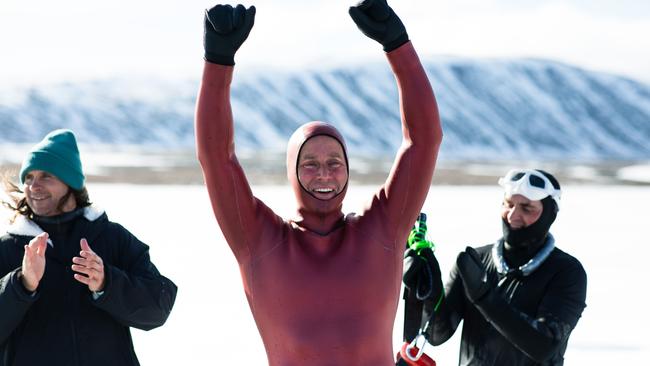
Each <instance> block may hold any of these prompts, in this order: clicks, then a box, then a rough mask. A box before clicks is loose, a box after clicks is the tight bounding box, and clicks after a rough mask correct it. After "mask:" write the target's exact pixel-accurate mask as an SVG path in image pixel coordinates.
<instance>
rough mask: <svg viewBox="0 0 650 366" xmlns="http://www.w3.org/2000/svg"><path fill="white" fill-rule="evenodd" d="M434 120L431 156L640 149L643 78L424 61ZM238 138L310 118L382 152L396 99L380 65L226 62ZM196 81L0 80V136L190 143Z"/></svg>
mask: <svg viewBox="0 0 650 366" xmlns="http://www.w3.org/2000/svg"><path fill="white" fill-rule="evenodd" d="M424 63H425V68H426V70H427V73H428V74H429V76H430V79H431V83H432V85H433V87H434V91H435V93H436V96H437V98H438V104H439V108H440V113H441V116H442V120H443V128H444V133H445V136H444V141H443V146H442V153H441V157H442V158H445V159H454V160H455V159H471V160H511V159H514V160H531V159H548V160H560V159H562V160H563V159H570V160H579V161H586V160H628V159H631V160H647V159H650V86H649V85H647V84H643V83H640V82H636V81H633V80H630V79H627V78H623V77H618V76H614V75H609V74H602V73H595V72H590V71H586V70H583V69H580V68H577V67H573V66H569V65H565V64H561V63H556V62H551V61H544V60H465V59H458V58H445V59H426V60H425V61H424ZM234 80H235V82H234V85H233V89H232V104H233V110H234V116H235V122H236V125H237V126H236V138H237V148H238V149H239V150H240V151H243V150H250V149H254V150H269V151H282V150H283V149H284V148H285V143H286V141H287V139H288V136H289V135H290V134H291V132H292V131H293V130H294V129H295V128H296V127H297V126H298V125H300V124H302V123H303V122H306V121H310V120H324V121H329V122H333V123H334V124H335V125H336V126H338V127H339V128H340V129H341V131H342V133H343V134H344V135H345V137H346V138H347V140H348V143H349V145H350V149H351V150H352V152H353V153H355V154H386V155H392V154H393V153H394V151H395V150H396V149H397V147H398V145H399V143H400V139H399V136H400V124H399V109H398V97H397V90H396V86H395V81H394V78H393V76H392V73H391V72H390V69H389V67H388V65H387V64H385V63H383V62H378V63H375V64H371V65H349V66H345V67H338V68H337V67H331V68H324V67H323V68H318V69H309V70H300V71H296V72H290V71H287V70H283V71H279V70H250V69H243V68H238V69H236V71H235V79H234ZM197 90H198V81H197V80H184V81H161V80H155V81H152V80H133V79H129V80H124V79H119V80H102V81H93V82H83V83H65V84H56V85H36V86H29V87H22V88H16V87H9V86H6V85H0V143H33V142H35V141H38V140H40V139H41V138H42V137H43V136H44V135H45V134H46V133H47V132H48V131H50V130H52V129H54V128H61V127H65V128H71V129H73V130H74V131H75V132H76V133H77V135H78V138H79V140H80V142H83V143H86V144H98V143H101V144H109V145H110V144H118V145H126V144H128V145H141V146H144V147H157V148H160V147H163V148H192V146H193V144H194V132H193V115H194V106H195V98H196V92H197Z"/></svg>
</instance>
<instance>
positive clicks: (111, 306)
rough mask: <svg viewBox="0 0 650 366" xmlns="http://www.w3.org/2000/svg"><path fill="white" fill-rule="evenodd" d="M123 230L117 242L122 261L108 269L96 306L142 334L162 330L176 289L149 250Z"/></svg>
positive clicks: (106, 269)
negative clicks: (140, 330)
mask: <svg viewBox="0 0 650 366" xmlns="http://www.w3.org/2000/svg"><path fill="white" fill-rule="evenodd" d="M120 228H121V227H120ZM121 229H122V230H121V231H122V232H121V233H120V235H119V236H117V238H116V239H117V240H120V241H121V242H120V243H119V245H120V247H121V251H120V252H121V253H120V257H121V258H120V260H119V262H118V263H114V264H108V265H107V264H105V265H104V272H105V285H104V290H103V291H104V293H103V294H102V295H101V296H100V297H99V298H98V299H97V300H95V301H94V303H95V306H97V307H99V308H101V309H103V310H104V311H106V312H108V313H109V314H111V315H112V316H113V317H114V318H115V319H116V320H117V321H118V322H120V323H121V324H123V325H125V326H129V327H134V328H138V329H142V330H150V329H153V328H156V327H159V326H161V325H163V324H164V323H165V321H166V320H167V318H168V316H169V314H170V312H171V310H172V307H173V306H174V301H175V299H176V290H177V288H176V285H175V284H174V283H173V282H172V281H170V280H169V279H167V278H166V277H165V276H162V275H161V274H160V273H159V272H158V270H157V269H156V267H155V266H154V264H153V263H151V260H150V258H149V247H148V246H147V245H145V244H143V243H142V242H140V241H139V240H138V239H137V238H136V237H135V236H133V235H132V234H131V233H129V232H128V231H127V230H126V229H124V228H121Z"/></svg>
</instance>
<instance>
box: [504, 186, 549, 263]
mask: <svg viewBox="0 0 650 366" xmlns="http://www.w3.org/2000/svg"><path fill="white" fill-rule="evenodd" d="M541 202H542V214H541V216H540V217H539V219H537V221H535V222H534V223H533V224H532V225H529V226H526V227H524V228H521V229H513V228H512V227H510V224H508V221H507V220H506V219H503V218H502V219H501V222H502V230H503V240H505V242H506V244H505V245H504V251H503V255H504V257H505V259H506V262H508V264H509V265H510V266H511V267H518V266H521V265H523V264H524V263H526V262H528V261H529V260H530V259H531V258H532V257H533V256H534V255H535V253H537V251H538V250H539V249H540V248H541V247H542V246H543V245H544V242H545V241H546V235H547V234H548V231H549V229H550V228H551V225H552V224H553V222H554V221H555V218H556V217H557V211H558V207H557V204H556V203H555V201H554V200H553V198H552V197H551V196H547V197H546V198H544V199H542V201H541Z"/></svg>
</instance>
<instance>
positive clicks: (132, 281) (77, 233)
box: [0, 207, 176, 366]
mask: <svg viewBox="0 0 650 366" xmlns="http://www.w3.org/2000/svg"><path fill="white" fill-rule="evenodd" d="M55 226H56V227H52V226H51V225H50V226H48V233H49V234H50V239H51V243H52V244H53V245H48V248H47V250H46V253H45V256H46V265H45V274H44V275H43V278H42V280H41V282H40V284H39V286H38V288H37V290H36V292H35V293H34V294H31V295H30V294H29V293H27V292H26V290H25V288H24V287H23V286H22V283H21V281H20V279H19V278H18V275H17V272H18V271H19V270H20V266H21V264H22V258H23V254H24V248H23V246H24V245H26V244H28V243H29V241H30V240H31V239H32V238H33V237H34V236H36V235H38V234H40V233H41V232H43V229H41V228H40V227H39V226H38V225H37V224H36V223H35V222H34V221H31V220H28V219H26V218H25V217H23V216H19V217H18V219H17V221H16V222H15V223H14V225H12V226H11V227H10V228H9V230H8V231H9V233H8V234H7V235H5V236H3V237H1V238H0V366H40V365H57V366H67V365H70V366H86V365H87V366H100V365H107V366H108V365H125V366H131V365H139V363H138V360H137V357H136V355H135V351H134V349H133V343H132V340H131V333H130V330H129V327H135V328H138V329H143V330H149V329H153V328H156V327H158V326H160V325H162V324H163V323H164V322H165V321H166V320H167V317H168V316H169V313H170V311H171V309H172V306H173V305H174V301H175V298H176V286H175V285H174V283H172V282H171V281H170V280H169V279H167V278H165V277H164V276H162V275H160V273H159V272H158V270H157V269H156V267H155V266H154V265H153V264H152V263H151V261H150V259H149V247H148V246H147V245H145V244H143V243H142V242H140V241H139V240H138V239H137V238H136V237H135V236H133V235H132V234H131V233H130V232H129V231H127V230H126V229H125V228H123V227H122V226H120V225H119V224H116V223H113V222H110V221H109V220H108V217H107V216H106V214H105V213H103V211H98V210H96V209H94V208H92V207H87V208H84V209H83V215H77V217H75V218H73V219H72V220H71V221H68V222H65V223H63V224H60V225H55ZM50 231H54V232H50ZM81 238H86V239H87V240H88V243H89V245H90V247H91V248H92V250H93V251H94V252H95V253H97V254H98V255H99V256H100V257H101V258H102V260H103V262H104V271H105V286H104V290H103V291H104V293H103V295H101V296H100V297H99V298H98V299H97V300H94V299H93V297H92V295H91V292H90V291H89V290H88V287H87V286H86V285H84V284H82V283H80V282H78V281H77V280H75V279H74V278H73V274H74V272H73V271H72V270H71V268H70V266H71V264H72V257H74V256H78V255H79V251H80V250H81V249H80V246H79V241H80V239H81Z"/></svg>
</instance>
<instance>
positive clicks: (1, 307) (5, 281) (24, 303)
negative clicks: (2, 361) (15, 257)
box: [0, 268, 38, 344]
mask: <svg viewBox="0 0 650 366" xmlns="http://www.w3.org/2000/svg"><path fill="white" fill-rule="evenodd" d="M19 270H20V268H18V269H15V270H13V271H11V272H9V273H8V274H6V275H5V276H4V277H2V278H1V279H0V344H1V343H3V342H4V341H5V340H6V339H7V338H9V336H10V335H11V333H12V332H13V331H14V329H16V327H17V326H18V325H19V324H20V322H21V321H22V320H23V317H24V316H25V314H26V313H27V310H29V307H30V306H31V305H32V304H33V303H34V302H35V301H36V300H37V299H38V293H33V294H30V293H28V292H27V290H25V288H24V287H23V285H22V283H20V279H19V278H18V271H19Z"/></svg>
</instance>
